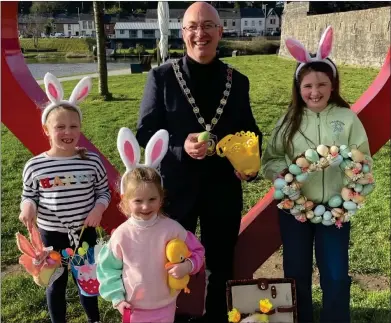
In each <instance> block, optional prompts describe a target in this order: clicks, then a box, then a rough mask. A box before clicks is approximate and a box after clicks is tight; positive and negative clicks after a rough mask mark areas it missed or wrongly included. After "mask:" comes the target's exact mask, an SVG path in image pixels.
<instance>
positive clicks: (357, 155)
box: [349, 148, 365, 163]
mask: <svg viewBox="0 0 391 323" xmlns="http://www.w3.org/2000/svg"><path fill="white" fill-rule="evenodd" d="M349 155H350V157H351V158H352V160H353V161H354V162H356V163H360V162H362V161H364V159H365V155H364V154H363V153H362V152H361V151H359V150H358V149H355V148H353V149H352V150H351V151H350V154H349Z"/></svg>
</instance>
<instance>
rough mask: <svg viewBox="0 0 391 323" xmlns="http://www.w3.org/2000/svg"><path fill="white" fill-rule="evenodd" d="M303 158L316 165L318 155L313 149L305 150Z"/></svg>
mask: <svg viewBox="0 0 391 323" xmlns="http://www.w3.org/2000/svg"><path fill="white" fill-rule="evenodd" d="M304 155H305V158H307V159H308V160H309V161H310V162H311V163H316V162H317V161H319V155H318V153H317V152H316V151H315V150H313V149H307V150H306V151H305V153H304Z"/></svg>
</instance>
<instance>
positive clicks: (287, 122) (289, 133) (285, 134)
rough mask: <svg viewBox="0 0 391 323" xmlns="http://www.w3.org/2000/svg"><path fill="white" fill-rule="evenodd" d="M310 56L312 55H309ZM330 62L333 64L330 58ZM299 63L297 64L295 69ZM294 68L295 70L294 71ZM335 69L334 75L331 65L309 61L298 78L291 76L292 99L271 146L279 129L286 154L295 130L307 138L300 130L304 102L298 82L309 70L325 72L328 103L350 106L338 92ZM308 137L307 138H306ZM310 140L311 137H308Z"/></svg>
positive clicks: (290, 150) (337, 77)
mask: <svg viewBox="0 0 391 323" xmlns="http://www.w3.org/2000/svg"><path fill="white" fill-rule="evenodd" d="M311 56H312V55H311ZM330 62H331V63H332V64H334V63H333V62H332V61H331V60H330ZM298 66H299V64H297V66H296V69H297V68H298ZM296 69H295V72H296ZM335 70H336V76H335V77H334V76H333V70H332V69H331V67H330V66H329V65H328V64H326V63H323V62H311V63H308V64H306V65H304V66H303V68H302V69H301V70H300V72H299V75H298V80H296V78H295V75H294V76H293V85H292V100H291V102H290V104H289V107H288V111H287V113H286V115H285V117H284V119H283V120H282V123H281V124H280V125H279V126H278V129H277V131H276V134H275V136H274V139H273V147H274V149H275V148H276V140H277V135H278V133H279V132H280V131H281V132H282V133H281V137H282V144H283V148H284V151H286V152H287V154H288V155H291V154H292V153H293V143H292V141H293V136H294V135H295V134H296V132H300V133H301V134H302V135H303V136H304V137H305V138H307V137H306V136H305V135H304V133H302V132H301V130H300V125H301V122H302V120H303V114H304V108H305V106H306V105H305V102H304V101H303V99H302V97H301V95H300V84H301V82H302V80H303V78H304V76H305V75H307V74H308V73H310V72H323V73H325V74H326V75H327V76H328V78H329V79H330V81H331V85H332V89H333V90H332V91H331V95H330V99H329V102H328V103H334V104H336V105H337V106H339V107H342V108H348V109H349V108H350V106H349V103H347V102H346V101H345V100H344V99H343V98H342V97H341V95H340V92H339V75H338V70H337V68H335ZM307 139H309V138H307ZM309 140H311V139H309ZM292 157H294V156H292Z"/></svg>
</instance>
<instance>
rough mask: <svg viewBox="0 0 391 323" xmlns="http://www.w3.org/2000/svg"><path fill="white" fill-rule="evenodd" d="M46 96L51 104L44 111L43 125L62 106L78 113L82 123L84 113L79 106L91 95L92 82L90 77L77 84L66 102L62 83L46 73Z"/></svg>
mask: <svg viewBox="0 0 391 323" xmlns="http://www.w3.org/2000/svg"><path fill="white" fill-rule="evenodd" d="M44 83H45V90H46V95H47V97H48V98H49V100H50V102H51V103H50V104H49V105H48V106H47V107H46V108H45V109H44V110H43V113H42V117H41V121H42V124H45V122H46V119H47V117H48V114H49V112H50V111H51V110H53V108H56V107H58V106H59V105H61V104H64V105H69V106H71V107H73V108H75V110H76V111H77V113H78V114H79V116H80V121H81V119H82V113H81V111H80V108H79V107H78V106H77V105H78V104H79V103H80V102H81V101H83V100H84V99H85V98H86V97H87V95H88V94H89V93H90V91H91V88H92V81H91V78H90V77H88V76H87V77H84V78H82V79H81V80H80V82H79V83H77V85H76V87H75V88H74V89H73V91H72V94H71V96H70V98H69V100H68V101H67V100H64V90H63V88H62V85H61V83H60V81H59V80H58V79H57V78H56V77H55V76H54V75H53V74H51V73H46V74H45V78H44Z"/></svg>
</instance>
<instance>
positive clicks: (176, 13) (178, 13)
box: [145, 9, 186, 19]
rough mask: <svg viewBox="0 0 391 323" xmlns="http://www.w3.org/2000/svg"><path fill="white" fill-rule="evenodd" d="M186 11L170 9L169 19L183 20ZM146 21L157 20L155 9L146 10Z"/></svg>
mask: <svg viewBox="0 0 391 323" xmlns="http://www.w3.org/2000/svg"><path fill="white" fill-rule="evenodd" d="M185 11H186V9H170V18H183V15H184V14H185ZM145 18H146V19H157V9H147V12H146V14H145Z"/></svg>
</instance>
